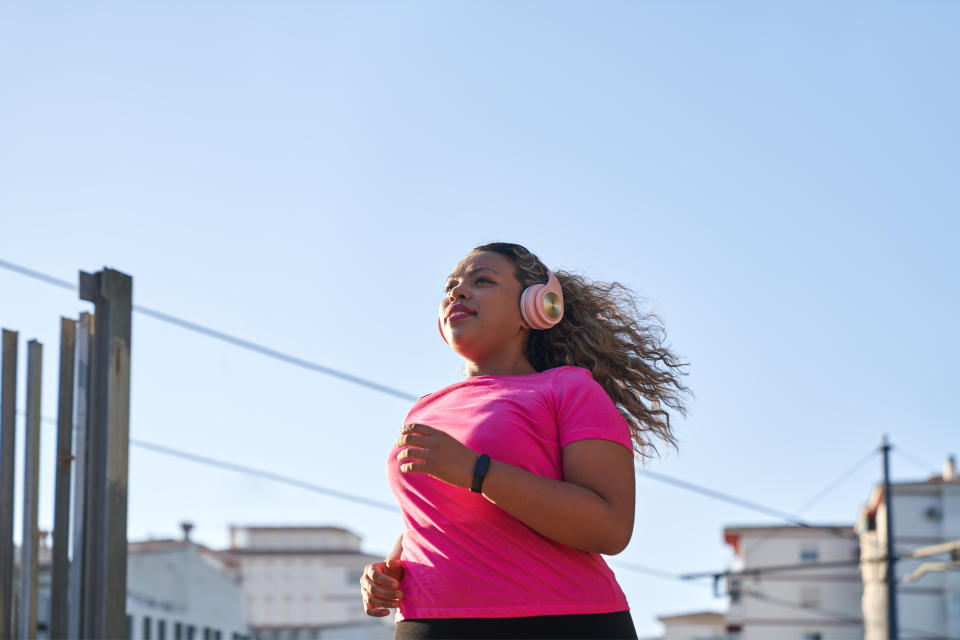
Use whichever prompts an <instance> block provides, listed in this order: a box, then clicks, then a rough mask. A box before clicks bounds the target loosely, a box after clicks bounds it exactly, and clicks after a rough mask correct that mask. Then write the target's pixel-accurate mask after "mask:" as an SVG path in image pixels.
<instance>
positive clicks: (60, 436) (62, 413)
mask: <svg viewBox="0 0 960 640" xmlns="http://www.w3.org/2000/svg"><path fill="white" fill-rule="evenodd" d="M75 354H76V322H75V321H73V320H72V319H70V318H60V398H59V406H58V409H57V485H56V494H55V499H54V514H53V555H52V565H53V566H52V575H51V585H50V618H49V619H50V637H51V638H66V637H67V585H68V575H69V571H70V559H69V557H68V550H69V546H70V545H69V543H70V471H71V468H72V467H73V464H72V463H73V455H72V454H71V452H70V451H71V448H72V447H71V443H72V439H73V438H72V436H73V387H74V363H75Z"/></svg>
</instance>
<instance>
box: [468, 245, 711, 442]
mask: <svg viewBox="0 0 960 640" xmlns="http://www.w3.org/2000/svg"><path fill="white" fill-rule="evenodd" d="M481 251H492V252H494V253H499V254H501V255H503V256H506V257H507V258H510V259H511V260H512V261H513V263H514V264H515V265H516V267H517V270H516V272H515V274H514V275H515V276H516V278H517V280H519V281H520V284H521V285H522V286H523V287H524V288H526V287H529V286H530V285H533V284H542V283H544V282H546V281H547V267H546V266H545V265H544V264H543V263H542V262H541V261H540V259H539V258H537V256H535V255H534V254H532V253H530V251H528V250H527V249H526V248H524V247H522V246H521V245H518V244H512V243H508V242H493V243H490V244H485V245H482V246H479V247H476V248H475V249H474V250H473V253H479V252H481ZM554 275H555V276H556V277H557V280H559V281H560V286H561V288H562V289H563V306H564V312H563V319H562V320H561V321H560V322H559V323H558V324H557V325H555V326H554V327H551V328H550V329H545V330H542V331H541V330H536V329H532V330H531V331H530V336H529V337H528V338H527V343H526V347H525V349H526V356H527V360H529V361H530V364H531V365H533V367H534V368H535V369H536V370H537V371H543V370H545V369H551V368H553V367H560V366H564V365H574V366H578V367H583V368H585V369H587V370H589V371H590V373H591V374H592V375H593V379H594V380H596V381H597V382H598V383H599V384H600V386H601V387H603V390H604V391H606V392H607V395H608V396H610V399H611V400H613V403H614V404H615V405H616V407H617V410H618V411H619V412H620V415H622V416H623V418H624V419H625V420H626V421H627V423H628V424H629V425H630V431H631V434H632V436H633V441H634V445H635V450H636V452H637V454H639V455H640V456H641V458H647V457H650V451H651V450H652V451H653V453H655V454H659V449H657V446H656V442H655V440H660V441H661V443H665V444H666V445H667V446H668V448H669V447H670V446H673V447H674V448H676V446H677V441H676V438H675V437H674V435H673V430H672V429H671V427H670V414H669V413H667V411H665V410H664V409H662V407H663V406H667V407H670V408H671V409H674V410H676V411H677V412H679V413H680V414H681V415H686V406H685V404H684V400H685V396H687V395H692V392H691V391H690V389H689V388H687V386H686V385H684V384H683V380H682V377H683V376H685V375H686V371H685V367H686V366H687V363H684V362H681V361H680V360H679V359H678V358H677V356H676V355H674V354H673V353H672V352H671V351H670V349H669V348H668V347H667V346H666V345H665V344H664V341H665V338H666V334H665V331H664V328H663V323H662V322H661V321H660V318H659V317H657V316H656V315H655V314H653V313H645V312H641V311H640V309H639V307H638V305H637V301H636V299H635V297H634V295H633V293H632V292H631V291H630V290H629V289H627V288H626V287H624V286H623V285H621V284H619V283H617V282H594V281H591V280H588V279H587V278H584V277H583V276H581V275H577V274H574V273H570V272H567V271H555V272H554Z"/></svg>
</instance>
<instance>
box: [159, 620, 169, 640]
mask: <svg viewBox="0 0 960 640" xmlns="http://www.w3.org/2000/svg"><path fill="white" fill-rule="evenodd" d="M157 640H167V621H166V620H157Z"/></svg>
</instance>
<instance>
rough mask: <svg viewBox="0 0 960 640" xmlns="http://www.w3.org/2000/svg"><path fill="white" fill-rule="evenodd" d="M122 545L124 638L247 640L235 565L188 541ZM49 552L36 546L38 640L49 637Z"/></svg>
mask: <svg viewBox="0 0 960 640" xmlns="http://www.w3.org/2000/svg"><path fill="white" fill-rule="evenodd" d="M189 531H190V526H189V525H186V524H185V525H184V537H183V539H181V540H147V541H144V542H130V543H128V545H127V629H128V633H127V637H128V638H130V639H131V640H243V639H245V638H248V637H249V632H248V630H247V626H246V620H245V614H244V610H243V606H244V600H243V587H242V585H241V582H240V571H239V565H238V563H237V562H236V560H235V559H234V558H233V557H232V556H230V555H229V554H226V553H224V552H222V551H214V550H212V549H209V548H207V547H205V546H203V545H201V544H196V543H194V542H192V541H190V539H189V535H188V534H189ZM50 556H51V553H50V549H49V547H47V546H46V545H45V544H44V545H42V547H41V553H40V561H41V565H40V570H39V572H38V576H37V577H38V598H37V602H38V607H37V627H38V631H39V633H38V638H46V637H48V634H49V629H50V626H49V620H50Z"/></svg>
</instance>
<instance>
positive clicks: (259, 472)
mask: <svg viewBox="0 0 960 640" xmlns="http://www.w3.org/2000/svg"><path fill="white" fill-rule="evenodd" d="M41 421H42V422H43V423H45V424H49V425H53V426H56V425H57V421H56V420H54V419H53V418H49V417H46V416H44V417H43V418H41ZM130 444H131V445H133V446H135V447H139V448H141V449H147V450H149V451H154V452H156V453H162V454H164V455H168V456H173V457H176V458H181V459H183V460H189V461H191V462H196V463H198V464H203V465H207V466H210V467H216V468H218V469H226V470H228V471H233V472H236V473H242V474H245V475H248V476H253V477H256V478H263V479H266V480H272V481H274V482H279V483H281V484H286V485H289V486H293V487H297V488H299V489H305V490H307V491H312V492H313V493H319V494H321V495H325V496H329V497H332V498H338V499H340V500H346V501H348V502H354V503H357V504H362V505H364V506H367V507H374V508H376V509H382V510H384V511H392V512H394V513H399V512H400V509H399V508H398V507H397V505H395V504H390V503H388V502H380V501H379V500H371V499H370V498H365V497H363V496H358V495H356V494H352V493H347V492H346V491H340V490H339V489H331V488H330V487H324V486H322V485H319V484H316V483H313V482H307V481H306V480H301V479H299V478H294V477H292V476H287V475H283V474H280V473H275V472H273V471H267V470H265V469H257V468H255V467H251V466H247V465H243V464H237V463H236V462H230V461H228V460H220V459H217V458H211V457H210V456H204V455H200V454H197V453H192V452H190V451H183V450H182V449H175V448H173V447H168V446H166V445H162V444H157V443H155V442H148V441H146V440H141V439H139V438H130Z"/></svg>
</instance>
